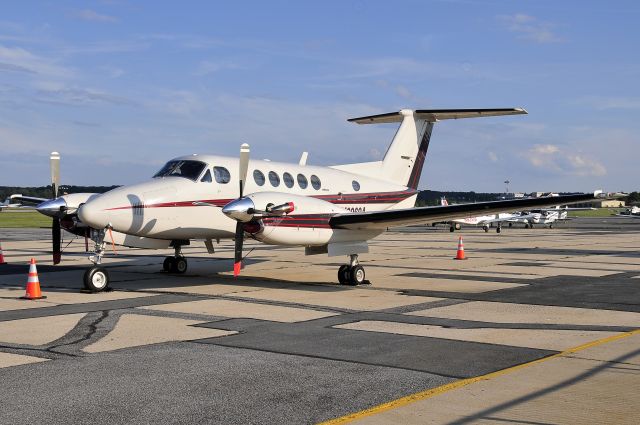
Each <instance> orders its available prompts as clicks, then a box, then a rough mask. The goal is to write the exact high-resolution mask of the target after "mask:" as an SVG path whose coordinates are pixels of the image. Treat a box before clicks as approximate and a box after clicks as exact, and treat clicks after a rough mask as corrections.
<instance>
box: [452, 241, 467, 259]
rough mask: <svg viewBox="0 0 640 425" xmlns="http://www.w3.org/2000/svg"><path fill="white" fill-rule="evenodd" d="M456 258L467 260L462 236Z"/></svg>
mask: <svg viewBox="0 0 640 425" xmlns="http://www.w3.org/2000/svg"><path fill="white" fill-rule="evenodd" d="M454 260H466V258H464V245H463V244H462V236H460V239H458V252H456V257H455V258H454Z"/></svg>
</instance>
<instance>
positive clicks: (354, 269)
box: [338, 254, 368, 286]
mask: <svg viewBox="0 0 640 425" xmlns="http://www.w3.org/2000/svg"><path fill="white" fill-rule="evenodd" d="M365 277H366V274H365V272H364V267H362V266H361V265H360V264H359V263H358V254H351V261H350V264H343V265H342V266H340V268H339V269H338V282H340V284H341V285H352V286H356V285H362V284H365V283H368V281H367V280H365Z"/></svg>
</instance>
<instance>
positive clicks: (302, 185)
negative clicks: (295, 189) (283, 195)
mask: <svg viewBox="0 0 640 425" xmlns="http://www.w3.org/2000/svg"><path fill="white" fill-rule="evenodd" d="M307 184H308V183H307V178H306V177H305V176H304V175H302V174H298V186H300V188H301V189H306V188H307Z"/></svg>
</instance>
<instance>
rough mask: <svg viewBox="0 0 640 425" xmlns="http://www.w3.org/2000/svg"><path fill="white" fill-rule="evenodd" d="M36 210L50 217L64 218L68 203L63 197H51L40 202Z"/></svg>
mask: <svg viewBox="0 0 640 425" xmlns="http://www.w3.org/2000/svg"><path fill="white" fill-rule="evenodd" d="M36 210H37V211H38V212H39V213H40V214H44V215H47V216H49V217H54V218H55V217H57V218H62V217H63V216H64V214H65V212H66V210H67V203H66V202H65V200H64V199H62V198H56V199H50V200H48V201H44V202H42V203H40V204H38V205H37V206H36Z"/></svg>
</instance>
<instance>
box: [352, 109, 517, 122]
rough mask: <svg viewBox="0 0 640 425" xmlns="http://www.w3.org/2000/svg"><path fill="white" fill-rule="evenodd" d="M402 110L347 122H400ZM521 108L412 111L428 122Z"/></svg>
mask: <svg viewBox="0 0 640 425" xmlns="http://www.w3.org/2000/svg"><path fill="white" fill-rule="evenodd" d="M402 112H403V111H398V112H390V113H388V114H380V115H370V116H368V117H360V118H351V119H349V120H348V121H349V122H355V123H357V124H384V123H394V122H402V119H403V118H404V114H403V113H402ZM526 113H527V111H525V110H524V109H523V108H497V109H418V110H416V111H413V115H414V117H415V118H416V119H423V120H425V121H429V122H436V121H442V120H457V119H460V118H478V117H496V116H500V115H520V114H526Z"/></svg>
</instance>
